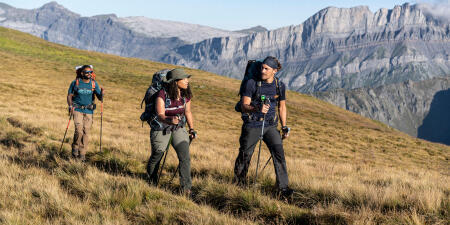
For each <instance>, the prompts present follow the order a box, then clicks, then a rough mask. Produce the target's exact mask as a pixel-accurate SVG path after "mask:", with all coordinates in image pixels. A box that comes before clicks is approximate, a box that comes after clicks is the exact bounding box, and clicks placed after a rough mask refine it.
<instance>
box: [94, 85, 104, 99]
mask: <svg viewBox="0 0 450 225" xmlns="http://www.w3.org/2000/svg"><path fill="white" fill-rule="evenodd" d="M94 82H95V90H94V91H95V96H97V98H98V100H100V101H101V102H103V97H104V95H105V89H104V88H103V87H101V86H100V85H99V84H98V82H97V81H94Z"/></svg>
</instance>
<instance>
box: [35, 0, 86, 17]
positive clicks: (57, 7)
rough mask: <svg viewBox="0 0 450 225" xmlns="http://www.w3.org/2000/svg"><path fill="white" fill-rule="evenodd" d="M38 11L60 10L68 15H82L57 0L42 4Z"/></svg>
mask: <svg viewBox="0 0 450 225" xmlns="http://www.w3.org/2000/svg"><path fill="white" fill-rule="evenodd" d="M37 10H38V11H51V12H59V13H62V14H65V15H68V16H77V17H78V16H80V15H79V14H77V13H74V12H72V11H70V10H68V9H66V8H65V7H64V6H62V5H60V4H58V3H57V2H55V1H52V2H49V3H46V4H44V5H43V6H41V7H40V8H38V9H37Z"/></svg>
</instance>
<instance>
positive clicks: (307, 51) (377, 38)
mask: <svg viewBox="0 0 450 225" xmlns="http://www.w3.org/2000/svg"><path fill="white" fill-rule="evenodd" d="M449 43H450V32H449V24H448V23H443V22H441V21H440V20H437V19H434V18H432V17H430V16H426V15H425V14H424V13H423V12H421V11H420V10H419V9H418V8H417V7H415V6H411V5H409V4H404V5H402V6H396V7H395V8H394V9H392V10H388V9H380V10H378V11H377V12H375V13H372V12H370V10H369V9H368V8H367V7H355V8H350V9H339V8H334V7H329V8H326V9H324V10H321V11H320V12H318V13H317V14H315V15H314V16H312V17H311V18H309V19H308V20H306V21H305V22H304V23H303V24H300V25H297V26H290V27H284V28H280V29H276V30H272V31H268V32H261V33H256V34H252V35H249V36H246V37H241V38H233V37H225V38H213V39H208V40H204V41H202V42H199V43H195V44H190V45H184V46H181V47H178V48H176V49H175V52H176V53H175V54H168V55H167V56H165V58H163V60H162V61H165V62H168V63H173V64H180V65H185V66H188V67H194V68H200V69H204V70H208V71H213V72H216V73H219V74H224V75H227V76H230V77H235V78H240V77H242V70H243V68H244V67H245V64H246V61H247V60H248V59H260V58H264V57H265V56H267V55H273V56H275V57H277V58H279V59H280V61H281V62H283V66H284V69H283V70H282V71H280V73H279V76H280V77H281V79H282V80H283V81H284V82H285V83H287V84H288V87H289V88H290V89H293V90H297V91H300V92H304V93H312V92H315V91H326V90H332V89H336V88H344V89H353V88H359V87H376V86H380V85H385V84H390V83H396V82H403V81H406V80H425V79H429V78H431V77H437V76H445V75H446V74H449V71H450V69H449V68H450V61H449V53H450V44H449ZM424 71H427V72H426V73H424Z"/></svg>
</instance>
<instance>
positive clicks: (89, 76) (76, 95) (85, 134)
mask: <svg viewBox="0 0 450 225" xmlns="http://www.w3.org/2000/svg"><path fill="white" fill-rule="evenodd" d="M93 72H94V71H93V66H92V65H84V66H81V67H78V68H77V69H76V73H77V78H76V79H75V80H74V81H72V83H71V84H70V87H69V91H68V94H67V104H68V105H69V114H70V116H73V120H74V124H75V133H74V135H73V143H72V156H73V157H74V158H79V159H80V160H81V161H84V160H86V156H85V155H86V151H87V149H88V143H89V131H90V129H91V126H92V121H93V120H92V119H93V113H94V110H95V108H96V105H95V103H94V100H95V96H97V98H98V99H99V100H100V101H102V102H103V94H104V89H103V88H101V87H100V86H99V85H98V83H97V81H95V80H94V79H93Z"/></svg>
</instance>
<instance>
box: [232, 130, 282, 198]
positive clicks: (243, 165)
mask: <svg viewBox="0 0 450 225" xmlns="http://www.w3.org/2000/svg"><path fill="white" fill-rule="evenodd" d="M260 135H261V128H251V127H245V126H244V125H243V126H242V132H241V137H240V138H239V143H240V145H241V146H240V148H239V155H238V157H237V158H236V162H235V165H234V175H235V179H236V180H237V181H238V182H245V179H246V176H247V172H248V167H249V165H250V161H251V159H252V155H253V152H254V150H255V146H256V144H257V143H258V142H259V136H260ZM263 141H264V143H266V145H267V147H268V148H269V151H270V154H271V155H272V160H273V165H274V167H275V174H276V178H277V180H276V183H277V186H278V188H279V189H284V188H287V187H288V183H289V179H288V174H287V168H286V159H285V158H284V149H283V142H282V141H281V135H280V132H279V131H278V130H277V127H276V126H271V127H264V134H263ZM263 163H265V162H262V161H260V165H262V164H263ZM262 166H263V165H262ZM260 168H261V167H260Z"/></svg>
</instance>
